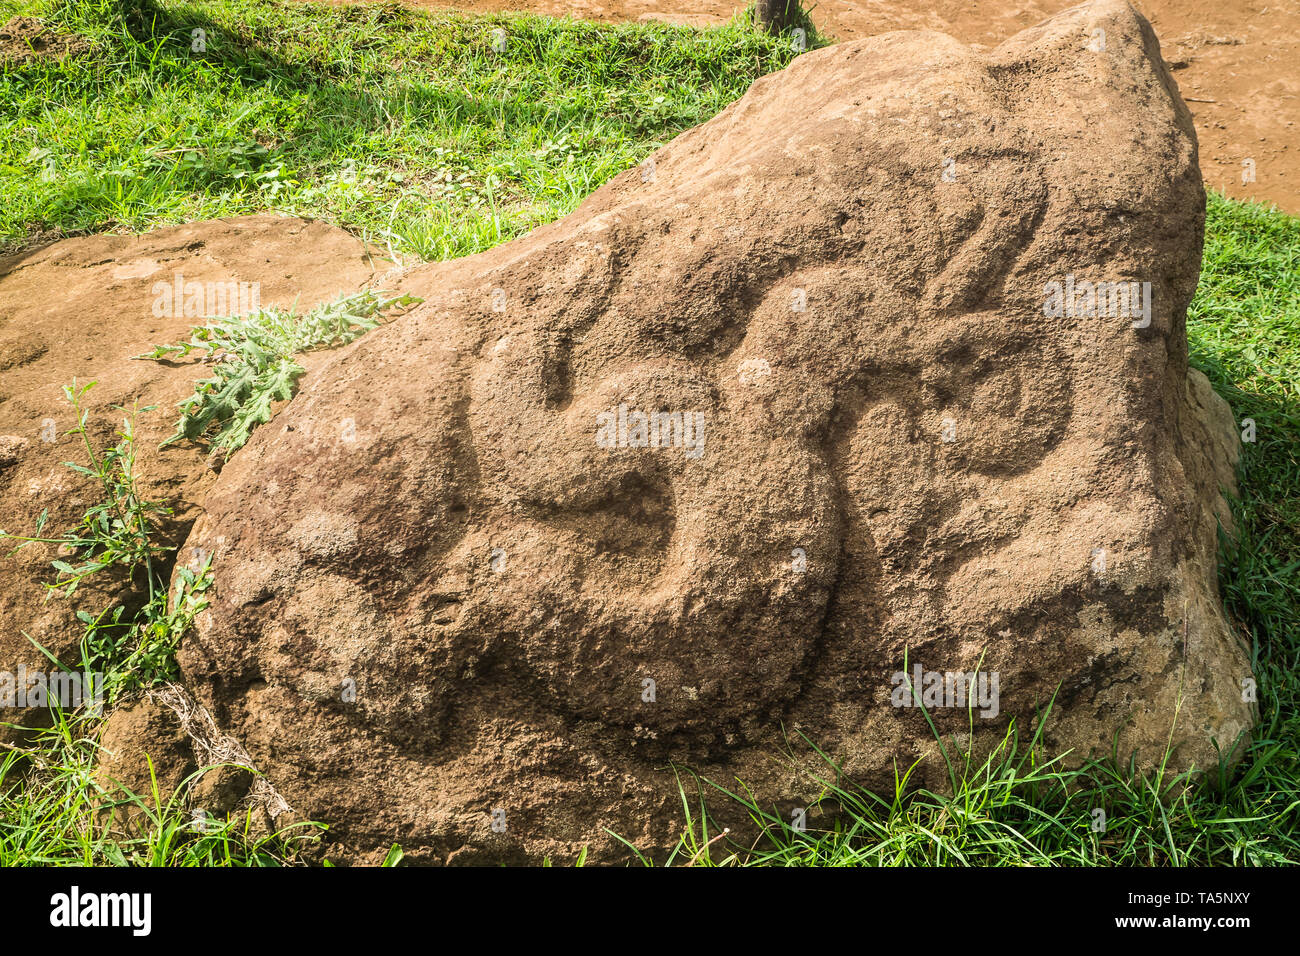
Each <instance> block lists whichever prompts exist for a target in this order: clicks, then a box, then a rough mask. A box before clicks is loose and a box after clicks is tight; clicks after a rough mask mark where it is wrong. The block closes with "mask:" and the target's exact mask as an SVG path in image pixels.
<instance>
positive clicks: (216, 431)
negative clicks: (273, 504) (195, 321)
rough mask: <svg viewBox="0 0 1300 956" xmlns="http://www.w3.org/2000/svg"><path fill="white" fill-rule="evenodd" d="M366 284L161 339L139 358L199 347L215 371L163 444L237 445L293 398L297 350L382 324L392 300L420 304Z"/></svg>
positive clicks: (182, 354)
mask: <svg viewBox="0 0 1300 956" xmlns="http://www.w3.org/2000/svg"><path fill="white" fill-rule="evenodd" d="M386 296H387V293H384V292H372V291H370V290H365V291H362V292H357V293H354V294H352V295H346V296H343V297H341V298H339V299H336V300H335V301H333V302H329V303H325V304H322V305H319V306H317V307H316V308H314V309H312V310H311V311H310V312H308V313H307V314H306V315H302V316H299V315H297V314H295V313H294V311H293V310H292V309H289V310H284V309H261V310H258V311H256V312H253V313H250V314H249V315H246V316H242V317H239V318H234V319H226V320H222V321H218V322H211V323H209V324H208V325H204V326H201V327H199V328H197V329H195V330H194V334H193V336H192V337H191V338H190V340H189V341H188V342H182V343H180V344H177V345H160V346H158V347H157V348H155V349H154V350H153V351H152V352H147V353H145V354H144V355H140V356H137V358H142V359H154V360H160V359H172V360H174V359H184V358H187V357H189V355H190V353H191V352H193V351H195V350H199V351H202V352H203V353H204V354H205V360H206V361H208V362H211V363H212V366H213V375H212V377H211V378H205V379H203V380H201V381H200V382H198V384H197V385H196V386H195V390H194V394H193V395H191V396H189V397H188V398H186V399H185V400H183V401H182V402H181V403H180V405H179V407H180V409H181V418H180V421H179V422H178V423H177V425H176V432H175V434H173V435H172V436H171V437H170V438H168V439H167V440H166V441H165V442H163V444H164V445H168V444H170V443H172V442H175V441H180V440H182V439H187V438H188V439H191V440H199V439H207V440H209V441H210V442H211V443H212V447H213V449H214V450H216V451H220V452H224V453H225V454H227V455H229V454H231V453H232V452H234V451H236V450H238V449H239V448H242V447H243V445H244V443H245V442H247V441H248V439H249V437H250V436H251V435H252V433H253V429H255V428H256V427H257V426H258V425H261V424H264V423H266V422H268V421H270V420H271V407H272V405H273V403H275V402H277V401H284V400H286V399H289V398H292V397H293V393H294V388H295V386H296V384H297V381H298V378H299V376H301V375H302V374H303V372H304V369H303V367H302V366H301V365H299V364H298V362H297V361H296V359H295V358H294V356H295V355H298V354H300V353H302V352H309V351H312V350H313V349H324V348H334V347H336V346H339V345H346V344H347V343H348V342H352V341H354V340H355V339H357V338H360V337H361V336H362V335H364V334H365V333H366V332H368V331H370V330H371V329H373V328H376V327H378V326H379V324H380V316H381V314H382V313H383V312H384V311H385V310H387V309H390V308H393V307H395V306H404V305H409V304H411V303H414V302H419V301H420V300H419V299H416V298H414V297H412V296H407V295H399V296H391V297H386Z"/></svg>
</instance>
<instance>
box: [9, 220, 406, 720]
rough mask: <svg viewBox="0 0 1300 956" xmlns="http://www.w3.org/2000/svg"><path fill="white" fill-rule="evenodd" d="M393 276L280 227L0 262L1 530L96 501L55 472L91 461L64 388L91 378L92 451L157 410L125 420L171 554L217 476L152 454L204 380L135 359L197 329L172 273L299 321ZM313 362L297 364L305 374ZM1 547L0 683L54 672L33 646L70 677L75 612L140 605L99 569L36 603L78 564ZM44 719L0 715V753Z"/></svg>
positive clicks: (23, 527)
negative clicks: (239, 291) (250, 294)
mask: <svg viewBox="0 0 1300 956" xmlns="http://www.w3.org/2000/svg"><path fill="white" fill-rule="evenodd" d="M389 265H391V264H390V263H387V262H382V261H380V262H375V261H374V260H373V259H372V258H371V257H370V256H369V255H367V250H366V249H365V247H364V246H363V245H362V244H361V243H360V242H358V241H357V239H356V238H354V237H352V236H350V235H348V234H347V233H346V232H344V231H343V230H342V229H337V228H334V227H332V226H326V225H324V224H322V223H308V222H304V221H302V220H300V219H287V218H283V217H279V216H247V217H243V218H240V219H234V220H229V221H224V222H222V221H218V222H206V223H192V224H188V225H184V226H174V227H171V228H167V229H159V230H156V231H154V232H151V233H149V234H147V235H144V236H92V237H86V238H79V239H66V240H63V241H61V242H57V243H54V244H52V245H49V246H46V247H44V248H42V249H39V250H35V251H30V252H25V253H15V254H11V255H9V256H5V257H0V529H4V530H5V531H7V532H9V533H11V534H15V535H31V534H32V533H33V532H34V530H35V526H36V520H37V516H38V515H40V513H41V512H42V511H47V512H48V513H49V520H48V522H47V524H46V527H45V532H44V533H45V535H46V536H51V537H52V536H57V535H59V534H62V533H63V532H64V531H66V530H67V529H69V528H71V527H73V526H74V525H76V524H77V523H78V522H79V521H80V520H81V518H82V516H83V515H84V514H85V512H86V509H87V508H89V507H90V506H92V505H95V504H98V503H99V502H100V501H101V500H102V497H103V492H102V491H101V489H100V488H99V487H98V486H97V485H96V483H95V482H94V481H93V480H91V479H89V478H87V477H85V476H83V475H80V474H78V473H77V472H75V471H73V470H72V469H70V468H68V467H66V466H65V465H64V464H63V463H64V462H67V461H71V462H75V463H77V464H79V465H85V464H87V461H86V455H85V451H84V449H83V448H82V445H81V438H80V437H78V436H77V435H73V434H70V433H69V432H70V430H71V429H72V428H73V427H75V425H76V413H75V412H74V411H73V409H72V407H71V405H69V404H68V402H67V401H66V400H65V398H64V395H63V386H65V385H70V384H72V382H73V381H74V380H76V381H77V382H79V383H80V384H83V385H84V384H86V383H87V382H92V381H94V382H96V383H97V384H96V385H95V387H94V388H93V389H91V390H90V391H89V392H87V393H86V395H85V400H84V403H83V408H84V411H85V412H86V414H87V431H88V432H89V437H90V441H91V443H92V446H93V447H94V448H95V450H96V452H97V453H102V452H103V450H104V449H106V448H110V447H112V446H113V445H114V444H115V443H116V442H117V441H118V436H117V435H116V430H117V429H119V428H121V426H122V420H123V418H125V417H127V416H128V415H129V414H130V410H131V409H132V408H133V407H134V408H138V409H145V408H147V407H149V406H155V408H154V410H153V411H141V412H140V413H139V414H138V415H137V420H136V425H137V442H136V452H137V453H138V456H139V457H138V461H137V474H138V477H139V491H140V493H141V495H142V497H143V498H145V499H147V500H150V501H162V502H165V503H166V504H167V505H168V506H169V507H171V508H172V509H173V515H172V517H171V520H168V521H164V522H162V523H161V526H160V527H159V528H158V529H157V530H158V536H157V541H158V543H159V544H163V545H166V544H169V543H170V544H171V546H172V547H175V546H176V545H178V544H180V542H182V541H183V540H184V539H185V536H186V535H187V534H188V533H189V528H190V525H191V524H192V523H193V521H194V518H195V515H196V514H197V508H198V506H199V504H200V503H201V502H202V500H203V496H204V494H206V492H207V489H208V488H209V487H211V485H212V482H213V480H214V479H215V477H216V476H215V474H214V473H213V472H212V470H211V469H210V468H209V467H207V465H206V464H205V456H204V455H203V454H202V452H201V450H199V449H198V448H197V446H195V445H191V444H174V445H169V446H168V447H166V448H162V449H160V448H159V447H158V446H159V443H160V442H162V441H163V440H164V439H165V438H167V437H168V435H170V434H171V432H172V431H174V430H175V427H176V419H177V417H178V415H179V413H178V412H177V411H176V403H177V402H178V401H180V400H181V399H182V398H184V397H185V396H186V395H188V394H191V393H192V392H193V390H194V383H195V382H196V381H197V380H199V379H201V378H206V377H208V376H209V375H211V368H210V367H209V366H207V365H204V364H202V363H200V362H197V361H186V362H179V363H158V362H144V361H136V360H135V359H134V356H138V355H140V354H141V353H143V352H148V351H150V350H151V349H152V348H153V347H154V346H155V345H159V344H162V343H164V342H174V341H184V340H186V339H188V338H189V336H190V329H191V327H192V326H195V325H202V324H203V321H204V320H203V318H201V317H199V316H197V315H194V314H191V315H188V316H187V315H186V314H185V308H184V303H183V300H178V302H180V307H179V308H172V307H171V300H170V299H167V300H165V301H164V299H163V298H161V296H162V295H163V291H162V290H168V291H170V290H171V289H173V288H174V287H175V285H176V282H177V276H178V275H179V276H181V277H182V285H181V288H182V289H183V288H184V284H185V283H195V282H197V283H200V284H202V286H203V287H204V288H205V289H206V288H209V287H212V286H214V285H215V284H221V285H222V286H225V285H226V284H227V283H235V284H236V287H238V285H239V284H240V283H245V284H246V285H247V286H248V288H249V290H251V288H252V285H251V284H252V283H257V288H258V293H259V297H260V303H261V304H262V305H264V306H268V307H269V306H272V305H278V306H285V307H287V306H290V305H292V304H294V303H295V302H297V304H298V306H299V308H301V309H307V308H310V307H311V306H313V305H315V304H316V303H317V302H318V301H322V300H326V299H330V298H332V297H334V296H335V295H337V294H338V293H340V292H351V291H354V290H355V289H356V288H357V287H359V286H361V285H364V284H365V283H366V282H367V281H368V280H369V279H370V278H371V276H372V275H373V274H374V273H375V271H376V269H377V268H378V267H385V268H386V267H388V266H389ZM236 298H238V296H237V295H236ZM182 299H183V297H182ZM162 306H167V307H165V308H164V307H162ZM321 358H323V355H317V356H308V357H307V358H306V359H305V361H306V363H307V367H308V371H309V374H310V370H311V368H313V367H315V366H316V365H317V364H319V361H318V360H319V359H321ZM115 406H121V407H122V408H123V409H125V411H119V410H118V408H117V407H115ZM12 550H13V543H12V542H10V541H0V671H5V672H8V673H10V674H13V675H17V674H19V669H20V668H23V669H24V671H23V672H24V673H26V672H44V671H47V670H50V669H51V665H50V664H49V663H48V661H47V659H46V658H45V656H44V655H42V653H41V652H40V651H39V650H38V649H37V648H36V647H35V646H34V645H33V643H32V641H36V642H37V643H39V644H40V645H41V646H42V647H44V648H45V649H46V650H47V651H49V652H50V653H51V654H53V655H54V656H55V657H56V658H57V659H58V660H59V661H60V662H61V663H62V664H63V665H64V666H65V667H71V668H76V667H77V665H78V663H79V661H80V654H79V652H78V643H79V642H80V640H81V637H82V632H83V630H84V629H83V627H82V626H81V624H80V623H78V621H77V619H76V616H75V611H76V610H78V609H81V610H86V611H87V612H88V613H91V614H98V613H99V612H100V611H101V610H103V608H104V607H105V606H109V605H111V604H113V603H115V602H119V601H120V602H126V603H130V602H131V601H132V600H135V599H138V595H137V596H135V597H133V596H132V591H133V588H132V586H131V582H127V581H124V580H122V578H123V575H117V574H114V573H112V572H111V571H110V572H103V573H101V574H99V575H95V576H92V577H90V578H87V579H86V583H85V585H83V587H82V588H81V589H80V590H79V592H78V594H77V595H74V600H64V599H61V598H53V597H52V598H50V599H49V600H46V597H47V591H46V588H45V585H46V584H47V583H49V582H50V581H51V580H52V579H53V578H54V572H53V571H52V570H51V567H50V561H51V560H53V559H55V558H59V557H62V558H63V559H64V560H70V561H74V562H75V563H77V564H80V561H78V560H76V559H72V558H69V557H68V556H67V555H59V554H57V553H56V549H55V547H54V546H52V545H30V546H28V547H26V548H24V549H23V550H21V551H19V552H18V553H17V554H13V555H10V552H11V551H12ZM187 560H188V559H187ZM135 584H136V585H140V586H143V584H142V582H139V581H137V582H135ZM29 637H30V638H31V639H30V640H29V639H28V638H29ZM14 697H15V704H16V703H17V700H18V697H17V694H16V693H15V695H14ZM48 717H49V714H48V711H47V710H46V709H45V708H44V707H43V706H40V707H36V706H29V707H28V706H13V707H8V706H5V707H4V709H3V710H0V741H3V740H8V739H10V738H11V737H12V736H13V735H14V730H13V728H7V727H5V726H3V725H4V724H11V725H15V726H27V725H32V724H42V723H46V722H47V721H48Z"/></svg>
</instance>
